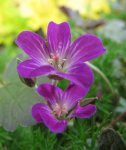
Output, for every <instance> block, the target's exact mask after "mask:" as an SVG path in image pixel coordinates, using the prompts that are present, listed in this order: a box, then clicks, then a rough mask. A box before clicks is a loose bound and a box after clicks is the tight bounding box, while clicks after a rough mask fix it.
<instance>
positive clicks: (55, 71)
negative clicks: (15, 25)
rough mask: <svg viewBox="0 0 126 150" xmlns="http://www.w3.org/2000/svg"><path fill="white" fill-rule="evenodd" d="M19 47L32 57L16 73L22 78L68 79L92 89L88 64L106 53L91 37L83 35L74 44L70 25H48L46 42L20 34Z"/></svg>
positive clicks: (26, 33) (51, 23) (33, 35)
mask: <svg viewBox="0 0 126 150" xmlns="http://www.w3.org/2000/svg"><path fill="white" fill-rule="evenodd" d="M16 44H17V45H18V46H19V47H20V48H22V49H23V50H24V52H25V53H26V54H27V55H29V57H30V59H29V60H26V61H23V62H21V63H20V64H19V65H18V67H17V70H18V72H19V74H20V75H21V76H22V77H25V78H31V77H36V76H44V75H47V76H49V77H50V78H53V79H57V78H61V79H62V78H65V79H67V80H70V81H71V82H73V83H75V84H77V85H79V86H81V87H82V86H86V87H90V85H91V84H92V82H93V74H92V71H91V69H90V68H89V67H88V65H87V64H84V63H83V62H86V61H89V60H92V59H94V58H96V57H98V56H100V55H102V54H103V53H104V52H105V48H104V47H103V44H102V41H101V40H100V39H99V38H98V37H96V36H94V35H91V34H86V35H83V36H80V37H79V38H78V39H77V40H75V41H74V42H73V43H72V44H71V33H70V28H69V25H68V23H67V22H63V23H61V24H56V23H54V22H50V23H49V25H48V33H47V42H45V41H44V39H43V38H42V37H40V36H39V35H37V34H36V33H33V32H31V31H23V32H21V33H20V34H19V35H18V37H17V39H16Z"/></svg>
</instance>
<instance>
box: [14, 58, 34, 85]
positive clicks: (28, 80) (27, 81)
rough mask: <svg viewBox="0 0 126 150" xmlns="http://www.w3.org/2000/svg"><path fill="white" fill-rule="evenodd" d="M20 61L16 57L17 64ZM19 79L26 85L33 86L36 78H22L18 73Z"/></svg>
mask: <svg viewBox="0 0 126 150" xmlns="http://www.w3.org/2000/svg"><path fill="white" fill-rule="evenodd" d="M20 62H21V60H20V59H19V58H17V64H19V63H20ZM18 75H19V74H18ZM19 79H20V80H21V82H22V83H24V84H25V85H27V86H28V87H34V86H35V84H36V78H24V77H22V76H21V75H19Z"/></svg>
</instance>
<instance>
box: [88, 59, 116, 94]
mask: <svg viewBox="0 0 126 150" xmlns="http://www.w3.org/2000/svg"><path fill="white" fill-rule="evenodd" d="M86 64H88V65H89V66H90V67H91V68H92V69H93V70H94V71H95V72H96V73H98V74H99V75H100V76H101V77H102V78H103V79H104V81H105V82H106V84H107V85H108V87H109V89H110V90H111V92H112V94H114V90H113V87H112V84H111V83H110V81H109V79H108V78H107V77H106V75H105V74H104V73H103V72H102V71H101V70H100V69H99V68H98V67H96V66H95V65H93V64H91V63H89V62H86Z"/></svg>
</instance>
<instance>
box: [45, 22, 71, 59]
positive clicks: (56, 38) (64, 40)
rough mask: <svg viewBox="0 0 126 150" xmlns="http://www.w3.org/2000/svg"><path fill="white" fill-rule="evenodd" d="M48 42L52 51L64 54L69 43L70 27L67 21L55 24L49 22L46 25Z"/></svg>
mask: <svg viewBox="0 0 126 150" xmlns="http://www.w3.org/2000/svg"><path fill="white" fill-rule="evenodd" d="M47 38H48V44H49V48H50V49H51V51H52V53H57V52H59V54H60V55H61V57H62V56H64V55H65V54H66V53H67V49H68V48H69V46H70V43H71V33H70V27H69V24H68V23H67V22H63V23H61V24H56V23H54V22H50V23H49V25H48V33H47Z"/></svg>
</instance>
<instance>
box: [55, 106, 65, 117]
mask: <svg viewBox="0 0 126 150" xmlns="http://www.w3.org/2000/svg"><path fill="white" fill-rule="evenodd" d="M67 113H68V111H67V109H66V108H65V106H60V105H59V104H55V107H54V108H53V114H54V115H55V116H56V117H57V118H63V117H64V115H66V114H67Z"/></svg>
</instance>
